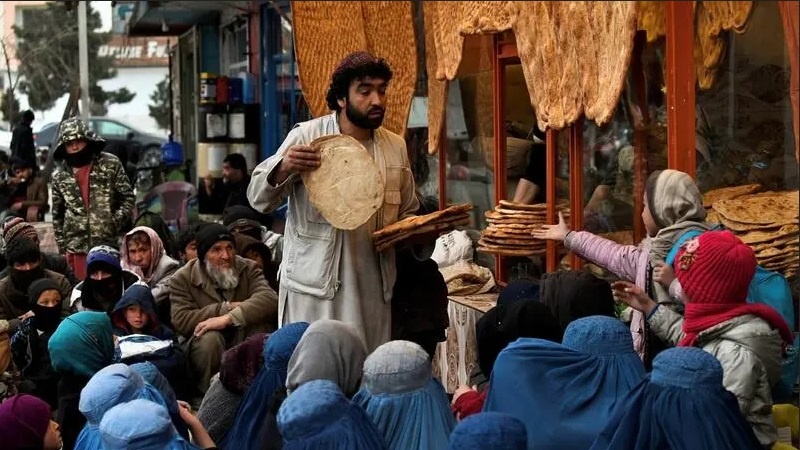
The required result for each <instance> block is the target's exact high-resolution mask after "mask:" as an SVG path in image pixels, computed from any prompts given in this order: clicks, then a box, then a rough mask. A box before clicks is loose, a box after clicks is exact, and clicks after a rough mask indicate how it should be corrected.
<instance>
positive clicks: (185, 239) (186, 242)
mask: <svg viewBox="0 0 800 450" xmlns="http://www.w3.org/2000/svg"><path fill="white" fill-rule="evenodd" d="M203 225H204V222H201V223H195V224H191V225H189V227H188V228H186V229H185V230H181V231H179V232H178V234H177V236H176V237H175V241H176V243H177V246H178V258H180V263H181V264H186V263H187V262H189V261H191V260H193V259H195V258H197V232H198V231H199V230H200V227H201V226H203Z"/></svg>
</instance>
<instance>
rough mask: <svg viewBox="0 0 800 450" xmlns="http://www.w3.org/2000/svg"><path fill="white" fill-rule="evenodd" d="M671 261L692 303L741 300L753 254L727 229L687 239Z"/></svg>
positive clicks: (752, 268) (753, 268)
mask: <svg viewBox="0 0 800 450" xmlns="http://www.w3.org/2000/svg"><path fill="white" fill-rule="evenodd" d="M675 261H676V262H677V264H675V275H676V276H677V277H678V281H680V283H681V287H682V288H683V292H684V293H686V295H687V296H688V297H689V300H690V301H691V302H694V303H701V304H709V303H715V304H718V303H744V302H745V301H746V299H747V290H748V288H749V286H750V282H751V281H752V280H753V275H755V273H756V255H755V253H753V250H752V249H751V248H750V247H748V246H747V244H745V243H744V242H742V241H741V240H739V238H737V237H736V236H735V235H734V234H733V233H731V232H730V231H709V232H707V233H703V234H701V235H700V236H698V237H696V238H694V239H690V240H689V241H687V242H686V243H685V244H684V245H683V246H682V247H681V249H680V250H679V251H678V255H677V257H676V259H675Z"/></svg>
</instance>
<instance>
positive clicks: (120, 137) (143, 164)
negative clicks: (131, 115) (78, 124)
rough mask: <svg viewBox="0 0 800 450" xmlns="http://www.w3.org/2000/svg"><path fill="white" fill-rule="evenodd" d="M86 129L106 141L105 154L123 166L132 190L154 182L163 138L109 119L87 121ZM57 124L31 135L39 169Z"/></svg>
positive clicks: (144, 189) (140, 188) (90, 119)
mask: <svg viewBox="0 0 800 450" xmlns="http://www.w3.org/2000/svg"><path fill="white" fill-rule="evenodd" d="M88 124H89V128H90V129H91V130H93V131H94V132H95V133H97V134H98V135H99V136H100V137H102V138H103V139H105V140H106V142H107V144H106V151H108V152H110V153H114V154H116V155H117V156H119V157H120V159H121V160H122V161H123V163H126V164H125V165H126V167H125V169H126V172H128V176H129V177H130V178H131V182H132V183H133V184H134V187H136V188H137V190H139V191H144V192H146V191H147V190H148V189H150V188H151V187H152V185H153V184H154V180H153V179H154V178H157V177H156V176H155V175H154V174H153V172H154V171H156V169H160V165H161V144H163V143H164V141H166V139H165V138H164V137H161V136H156V135H153V134H149V133H145V132H143V131H140V130H137V129H136V128H133V127H132V126H130V125H128V124H126V123H124V122H122V121H120V120H117V119H111V118H108V117H90V118H89V121H88ZM57 132H58V123H57V122H54V123H48V124H46V125H44V126H42V127H41V128H40V129H39V131H37V132H35V133H34V134H33V139H34V141H35V143H36V148H37V157H38V158H39V161H40V164H41V165H42V167H44V165H45V164H46V161H47V158H48V155H49V152H50V147H51V145H52V143H53V142H54V141H55V140H56V139H57V138H58V136H56V133H57ZM123 148H124V149H126V150H127V151H126V154H125V155H121V154H119V152H120V149H123Z"/></svg>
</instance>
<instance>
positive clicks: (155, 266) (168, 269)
mask: <svg viewBox="0 0 800 450" xmlns="http://www.w3.org/2000/svg"><path fill="white" fill-rule="evenodd" d="M121 253H122V255H121V256H122V268H123V269H125V270H130V271H131V272H133V273H135V274H137V275H139V278H140V279H141V280H142V281H143V282H145V283H147V285H148V286H149V287H150V289H151V291H152V293H153V297H154V298H155V300H156V307H157V309H158V315H159V319H161V321H162V323H166V324H169V323H170V321H169V301H168V300H169V291H168V289H167V281H168V280H169V277H170V276H171V275H172V274H173V273H175V271H176V270H178V267H180V263H178V261H176V260H174V259H172V258H170V257H169V256H168V255H167V253H166V251H165V250H164V243H163V242H162V241H161V238H160V237H158V234H157V233H156V232H155V230H153V229H152V228H149V227H136V228H134V229H133V230H131V231H130V232H128V234H126V235H125V238H124V239H123V242H122V252H121Z"/></svg>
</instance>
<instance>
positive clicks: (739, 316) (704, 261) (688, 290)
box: [613, 231, 792, 446]
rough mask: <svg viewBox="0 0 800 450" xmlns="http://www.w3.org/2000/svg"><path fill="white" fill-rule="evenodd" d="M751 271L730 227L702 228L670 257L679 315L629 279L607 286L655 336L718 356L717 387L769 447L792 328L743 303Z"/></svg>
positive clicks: (748, 254) (747, 253)
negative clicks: (682, 307)
mask: <svg viewBox="0 0 800 450" xmlns="http://www.w3.org/2000/svg"><path fill="white" fill-rule="evenodd" d="M755 270H756V257H755V254H754V253H753V250H752V249H751V248H750V247H748V246H747V245H746V244H744V243H743V242H742V241H741V240H739V238H737V237H736V236H735V235H734V234H733V233H731V232H730V231H710V232H706V233H703V234H701V235H700V236H698V237H696V238H694V239H691V240H689V241H687V242H686V243H684V244H683V246H682V247H681V249H680V251H679V252H678V255H677V258H676V260H675V275H676V276H677V279H678V281H679V282H680V284H681V286H682V288H683V293H682V295H683V299H682V300H683V301H684V302H685V304H686V314H685V317H682V316H681V315H679V314H678V313H676V312H674V311H672V310H671V309H669V308H664V307H660V306H659V304H658V303H656V302H655V301H653V300H652V299H650V298H649V297H648V296H647V295H646V294H645V293H644V292H643V291H642V290H641V289H640V288H638V287H636V286H635V285H633V284H631V283H627V282H617V283H614V286H613V287H614V291H615V293H616V295H617V296H618V297H619V298H620V299H621V300H622V301H624V302H625V303H627V304H628V305H630V306H631V307H632V308H635V309H637V310H639V311H641V312H643V313H644V314H645V315H646V317H647V321H648V323H649V324H650V326H651V328H652V330H653V331H654V332H655V333H656V334H657V335H658V336H659V337H660V338H662V339H665V340H667V341H670V342H672V343H674V344H678V345H680V346H692V347H700V348H702V349H704V350H706V351H707V352H709V353H711V354H712V355H714V356H715V357H716V358H717V359H718V360H719V362H720V363H721V364H722V367H723V370H724V375H723V384H724V385H725V388H726V389H727V390H729V391H731V392H732V393H734V394H735V395H736V398H737V400H738V401H739V409H740V410H741V412H742V415H744V417H745V418H746V419H747V421H748V422H749V423H750V425H751V426H752V427H753V431H755V433H756V436H757V437H758V439H759V441H760V442H761V443H762V444H763V445H764V446H771V445H772V444H773V443H774V442H775V441H777V439H778V432H777V429H776V427H775V422H774V420H773V418H772V392H771V386H773V385H774V384H775V383H776V382H777V381H778V380H779V378H780V374H781V362H782V353H783V348H784V345H786V344H788V343H791V342H792V333H791V331H790V329H789V326H788V325H787V324H786V322H785V321H784V320H783V318H782V317H781V316H780V314H778V312H777V311H775V310H774V309H773V308H771V307H770V306H767V305H763V304H748V303H747V301H746V299H747V291H748V287H749V286H750V282H751V280H752V279H753V275H754V274H755Z"/></svg>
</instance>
